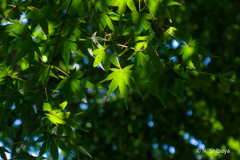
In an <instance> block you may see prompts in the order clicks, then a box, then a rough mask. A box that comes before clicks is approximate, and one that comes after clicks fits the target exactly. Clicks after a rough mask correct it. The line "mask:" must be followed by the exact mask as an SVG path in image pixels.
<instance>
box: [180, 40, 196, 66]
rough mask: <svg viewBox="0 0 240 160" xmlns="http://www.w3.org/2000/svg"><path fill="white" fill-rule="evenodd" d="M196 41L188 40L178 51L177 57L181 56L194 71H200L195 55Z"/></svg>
mask: <svg viewBox="0 0 240 160" xmlns="http://www.w3.org/2000/svg"><path fill="white" fill-rule="evenodd" d="M198 44H199V42H198V40H196V39H195V40H193V41H192V40H191V39H190V40H189V43H188V45H185V46H184V47H182V48H181V49H180V51H179V55H182V59H183V60H184V61H185V62H186V63H187V64H188V65H189V66H190V67H193V68H194V69H197V70H200V61H199V58H198V55H197V50H198Z"/></svg>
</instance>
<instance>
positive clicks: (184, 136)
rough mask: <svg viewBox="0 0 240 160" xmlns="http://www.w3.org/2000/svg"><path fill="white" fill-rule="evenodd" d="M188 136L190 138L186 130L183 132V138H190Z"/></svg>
mask: <svg viewBox="0 0 240 160" xmlns="http://www.w3.org/2000/svg"><path fill="white" fill-rule="evenodd" d="M188 138H189V133H187V132H185V133H184V134H183V139H185V140H188Z"/></svg>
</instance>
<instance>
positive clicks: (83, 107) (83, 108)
mask: <svg viewBox="0 0 240 160" xmlns="http://www.w3.org/2000/svg"><path fill="white" fill-rule="evenodd" d="M79 106H80V108H81V109H82V110H87V109H88V105H87V104H85V103H80V105H79Z"/></svg>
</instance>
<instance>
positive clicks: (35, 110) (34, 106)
mask: <svg viewBox="0 0 240 160" xmlns="http://www.w3.org/2000/svg"><path fill="white" fill-rule="evenodd" d="M33 108H34V112H35V113H37V106H36V104H34V105H33Z"/></svg>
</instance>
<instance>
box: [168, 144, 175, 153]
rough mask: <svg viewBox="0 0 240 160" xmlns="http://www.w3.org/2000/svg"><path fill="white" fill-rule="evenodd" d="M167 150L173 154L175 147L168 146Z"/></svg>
mask: <svg viewBox="0 0 240 160" xmlns="http://www.w3.org/2000/svg"><path fill="white" fill-rule="evenodd" d="M168 151H169V152H170V154H174V153H175V148H174V147H173V146H169V148H168Z"/></svg>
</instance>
